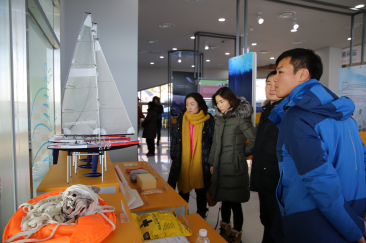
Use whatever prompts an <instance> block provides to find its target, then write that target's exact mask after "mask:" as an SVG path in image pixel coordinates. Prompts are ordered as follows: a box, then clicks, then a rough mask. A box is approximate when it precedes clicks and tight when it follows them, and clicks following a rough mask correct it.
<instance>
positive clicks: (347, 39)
mask: <svg viewBox="0 0 366 243" xmlns="http://www.w3.org/2000/svg"><path fill="white" fill-rule="evenodd" d="M353 39H355V38H353ZM347 40H351V37H349V38H347Z"/></svg>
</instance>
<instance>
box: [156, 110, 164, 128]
mask: <svg viewBox="0 0 366 243" xmlns="http://www.w3.org/2000/svg"><path fill="white" fill-rule="evenodd" d="M163 113H164V107H163V106H162V105H158V110H157V116H156V121H157V124H158V128H160V127H161V125H162V124H161V122H162V120H163V117H162V114H163Z"/></svg>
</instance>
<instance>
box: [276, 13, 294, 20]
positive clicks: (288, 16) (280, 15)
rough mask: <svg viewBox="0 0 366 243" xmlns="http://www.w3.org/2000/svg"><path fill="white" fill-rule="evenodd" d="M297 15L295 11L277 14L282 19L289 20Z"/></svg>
mask: <svg viewBox="0 0 366 243" xmlns="http://www.w3.org/2000/svg"><path fill="white" fill-rule="evenodd" d="M295 14H296V12H294V11H282V12H279V13H277V14H276V16H277V17H278V18H281V19H288V18H291V17H292V16H294V15H295Z"/></svg>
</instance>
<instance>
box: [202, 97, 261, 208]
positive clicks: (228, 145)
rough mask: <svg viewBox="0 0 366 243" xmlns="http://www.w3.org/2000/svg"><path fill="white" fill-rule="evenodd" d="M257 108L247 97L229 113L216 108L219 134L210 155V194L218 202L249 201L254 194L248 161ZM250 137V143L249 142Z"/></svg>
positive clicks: (252, 144)
mask: <svg viewBox="0 0 366 243" xmlns="http://www.w3.org/2000/svg"><path fill="white" fill-rule="evenodd" d="M252 113H253V108H252V106H251V105H250V103H249V102H248V101H246V100H245V98H243V97H241V98H239V105H238V107H237V108H236V109H235V110H233V109H232V108H230V109H229V110H227V111H226V112H225V113H221V111H220V110H219V109H217V108H216V110H215V118H216V120H215V135H214V140H213V143H212V149H211V152H210V156H209V163H210V165H211V166H212V167H213V175H212V185H211V188H210V194H211V196H212V199H213V200H214V201H217V202H221V201H228V202H237V203H239V202H240V203H242V202H247V201H248V200H249V197H250V190H249V189H250V188H249V174H248V163H247V159H246V157H247V156H249V155H251V154H252V153H253V148H254V141H255V134H256V130H255V128H254V127H253V125H252V121H251V119H250V116H251V115H252ZM247 139H249V143H246V141H247Z"/></svg>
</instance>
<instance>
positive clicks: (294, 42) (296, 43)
mask: <svg viewBox="0 0 366 243" xmlns="http://www.w3.org/2000/svg"><path fill="white" fill-rule="evenodd" d="M303 43H306V40H297V41H293V42H292V44H295V45H298V44H303Z"/></svg>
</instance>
